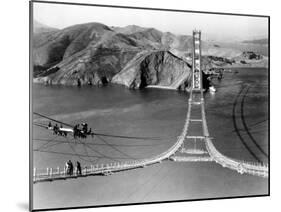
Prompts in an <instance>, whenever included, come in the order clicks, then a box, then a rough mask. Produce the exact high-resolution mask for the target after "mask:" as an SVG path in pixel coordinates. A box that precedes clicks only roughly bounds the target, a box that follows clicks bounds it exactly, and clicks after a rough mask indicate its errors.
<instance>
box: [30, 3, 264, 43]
mask: <svg viewBox="0 0 281 212" xmlns="http://www.w3.org/2000/svg"><path fill="white" fill-rule="evenodd" d="M34 19H35V20H37V21H39V22H41V23H43V24H46V25H48V26H51V27H55V28H59V29H62V28H65V27H67V26H71V25H74V24H80V23H87V22H100V23H103V24H106V25H108V26H127V25H132V24H134V25H139V26H143V27H154V28H156V29H158V30H161V31H163V32H167V31H169V32H172V33H175V34H183V35H186V34H191V32H192V30H193V29H195V28H196V29H200V30H201V31H202V36H203V37H204V38H205V39H208V40H212V39H215V40H221V41H222V40H224V41H227V40H231V41H234V40H246V39H255V38H266V37H267V32H268V26H267V25H268V22H267V18H260V17H245V16H229V15H213V14H201V13H186V12H168V11H156V10H139V9H123V8H109V7H94V6H80V5H79V6H77V5H62V4H47V3H36V2H35V3H34ZM225 39H227V40H225Z"/></svg>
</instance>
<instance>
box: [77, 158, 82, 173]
mask: <svg viewBox="0 0 281 212" xmlns="http://www.w3.org/2000/svg"><path fill="white" fill-rule="evenodd" d="M76 175H82V169H81V164H80V163H79V161H77V162H76Z"/></svg>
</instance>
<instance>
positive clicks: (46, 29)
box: [33, 20, 58, 34]
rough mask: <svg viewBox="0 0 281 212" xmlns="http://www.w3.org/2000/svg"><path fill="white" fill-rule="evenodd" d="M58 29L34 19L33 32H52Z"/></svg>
mask: <svg viewBox="0 0 281 212" xmlns="http://www.w3.org/2000/svg"><path fill="white" fill-rule="evenodd" d="M56 30H58V29H56V28H53V27H49V26H47V25H45V24H42V23H40V22H38V21H36V20H34V21H33V32H34V33H35V34H36V33H41V32H52V31H56Z"/></svg>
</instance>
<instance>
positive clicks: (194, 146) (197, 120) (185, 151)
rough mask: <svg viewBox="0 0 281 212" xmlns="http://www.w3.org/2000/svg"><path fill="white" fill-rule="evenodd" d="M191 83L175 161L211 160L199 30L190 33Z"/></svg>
mask: <svg viewBox="0 0 281 212" xmlns="http://www.w3.org/2000/svg"><path fill="white" fill-rule="evenodd" d="M192 37H193V39H192V46H193V49H192V85H191V90H190V96H189V100H188V114H187V120H186V122H187V135H186V136H185V139H184V141H183V143H182V146H181V148H180V149H179V151H178V152H177V153H176V154H175V156H173V157H172V159H173V160H175V161H212V160H213V159H212V157H211V156H210V154H209V152H208V149H207V147H206V144H205V142H206V138H209V132H208V128H207V122H206V117H205V108H204V97H203V80H202V66H201V31H199V30H194V31H193V33H192Z"/></svg>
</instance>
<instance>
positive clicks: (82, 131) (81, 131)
mask: <svg viewBox="0 0 281 212" xmlns="http://www.w3.org/2000/svg"><path fill="white" fill-rule="evenodd" d="M87 135H92V136H93V134H92V129H91V128H90V129H89V130H88V124H87V123H82V124H81V128H80V125H79V124H77V125H75V126H74V128H73V136H74V138H76V137H78V138H86V137H87Z"/></svg>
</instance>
